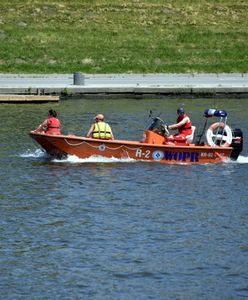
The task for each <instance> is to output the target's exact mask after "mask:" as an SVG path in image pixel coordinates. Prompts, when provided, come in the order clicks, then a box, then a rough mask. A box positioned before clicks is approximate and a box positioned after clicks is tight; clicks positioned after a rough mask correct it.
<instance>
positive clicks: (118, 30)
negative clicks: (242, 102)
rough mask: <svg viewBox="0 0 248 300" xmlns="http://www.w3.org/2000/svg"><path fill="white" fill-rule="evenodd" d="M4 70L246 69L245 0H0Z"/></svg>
mask: <svg viewBox="0 0 248 300" xmlns="http://www.w3.org/2000/svg"><path fill="white" fill-rule="evenodd" d="M0 8H1V15H0V24H1V26H0V72H11V73H14V72H17V73H18V72H24V73H73V72H75V71H82V72H85V73H122V72H134V73H137V72H138V73H153V72H170V73H171V72H172V73H176V72H247V71H248V18H247V15H248V3H247V1H245V0H232V1H231V0H222V1H221V0H219V1H218V0H208V1H207V0H206V1H204V0H195V1H194V0H193V1H189V0H188V1H187V0H171V1H165V0H140V1H139V0H133V1H126V0H122V1H120V0H109V1H107V0H88V1H87V0H81V1H80V0H71V1H65V0H64V1H62V0H60V1H59V0H57V1H48V0H47V1H45V0H33V1H29V0H22V1H21V0H19V1H17V0H13V1H9V0H8V1H7V0H1V5H0Z"/></svg>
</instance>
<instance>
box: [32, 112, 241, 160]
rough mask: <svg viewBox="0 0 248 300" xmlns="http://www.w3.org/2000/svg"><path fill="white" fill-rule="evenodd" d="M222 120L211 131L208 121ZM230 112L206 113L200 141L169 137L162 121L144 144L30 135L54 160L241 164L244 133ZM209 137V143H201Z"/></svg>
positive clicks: (153, 122)
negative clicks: (228, 119) (234, 125)
mask: <svg viewBox="0 0 248 300" xmlns="http://www.w3.org/2000/svg"><path fill="white" fill-rule="evenodd" d="M211 116H219V117H220V122H217V123H213V124H212V125H211V126H210V127H209V128H208V129H207V130H205V128H206V124H207V119H208V118H209V117H211ZM226 116H227V114H226V112H225V111H217V110H213V109H212V110H206V111H205V117H206V122H205V125H204V128H203V130H204V132H202V134H200V135H199V136H197V137H198V141H197V142H195V143H193V141H194V139H196V137H195V136H194V135H195V128H193V133H192V134H191V135H190V136H188V137H186V138H185V139H181V138H176V137H173V136H171V135H170V134H169V132H168V131H167V129H166V128H167V126H166V125H165V122H164V121H163V120H162V119H160V118H159V117H155V118H151V122H150V123H149V124H148V126H147V127H146V128H145V130H144V134H143V138H142V140H141V141H130V140H103V139H93V138H86V137H81V136H77V135H49V134H46V133H37V132H34V131H31V132H30V136H31V137H32V138H33V139H34V140H35V141H36V142H37V143H38V144H39V145H40V146H41V147H42V148H43V149H44V150H45V151H46V152H47V153H48V154H49V155H51V156H53V157H56V158H64V157H66V156H68V155H76V156H77V157H79V158H89V157H91V156H102V157H108V158H118V159H128V158H129V159H134V160H141V161H148V162H160V163H166V164H188V163H190V164H207V163H220V162H223V161H226V160H230V159H231V160H237V158H238V156H239V154H240V153H241V151H242V149H243V133H242V131H241V130H240V129H234V130H232V129H231V128H230V127H229V126H228V125H227V124H226ZM203 133H205V139H206V142H202V141H201V139H202V137H203Z"/></svg>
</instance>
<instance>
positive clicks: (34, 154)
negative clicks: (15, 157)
mask: <svg viewBox="0 0 248 300" xmlns="http://www.w3.org/2000/svg"><path fill="white" fill-rule="evenodd" d="M20 156H21V157H45V156H47V154H46V153H45V152H44V151H42V150H41V149H36V150H30V149H28V150H27V151H26V152H25V153H23V154H21V155H20Z"/></svg>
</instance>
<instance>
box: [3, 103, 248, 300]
mask: <svg viewBox="0 0 248 300" xmlns="http://www.w3.org/2000/svg"><path fill="white" fill-rule="evenodd" d="M182 102H183V103H182ZM179 105H184V106H185V108H186V110H187V111H188V112H189V114H190V116H191V119H192V120H193V122H194V125H196V127H197V130H198V133H199V131H200V129H201V127H202V125H203V123H204V119H203V111H204V110H205V109H206V108H218V109H225V110H227V112H228V113H229V116H228V124H229V125H230V126H231V127H233V128H235V127H238V128H241V129H242V130H243V132H244V137H245V141H244V151H243V153H242V154H241V156H240V158H239V160H238V162H232V163H225V164H220V165H162V164H159V163H144V162H134V161H116V160H114V159H113V160H111V159H108V160H104V159H100V158H98V159H96V158H95V159H88V160H80V159H77V158H76V157H69V158H68V159H67V160H63V161H56V160H50V159H49V158H47V157H46V155H45V154H44V153H43V152H42V151H40V150H39V148H38V147H37V145H35V144H34V142H33V141H32V140H31V139H30V138H29V136H28V133H29V131H30V130H32V129H34V128H35V127H36V126H37V125H38V124H39V123H41V122H42V121H43V120H44V119H45V118H46V116H47V111H48V110H49V109H50V108H53V109H55V110H57V111H58V112H59V118H60V120H61V121H62V123H63V132H64V133H76V134H82V135H85V134H86V132H87V131H88V128H89V127H90V124H91V123H92V119H93V117H94V115H95V113H96V112H101V113H104V114H105V115H106V119H107V121H109V123H110V124H111V126H112V129H113V131H114V134H115V136H116V138H120V139H134V140H135V139H138V140H140V139H141V137H142V130H143V128H144V125H145V123H146V120H147V117H148V114H149V110H150V109H151V110H153V112H154V114H160V117H161V118H163V119H165V120H166V122H167V123H168V124H170V123H172V122H174V119H175V117H176V114H175V111H176V108H177V107H178V106H179ZM247 106H248V105H247V100H237V99H236V100H232V99H229V100H218V99H215V100H212V99H211V100H209V99H197V100H185V101H182V100H177V99H159V100H156V99H146V100H138V99H136V100H135V99H129V100H123V99H122V100H121V99H118V100H114V99H108V100H103V99H102V100H92V99H91V100H90V99H88V100H85V99H69V100H62V101H61V102H60V103H59V104H55V105H54V104H42V105H37V104H34V105H31V104H25V105H7V104H6V105H1V106H0V117H1V124H2V126H1V142H0V145H1V148H0V188H1V189H0V201H1V202H0V212H1V218H0V222H1V230H0V266H1V273H0V290H1V293H0V299H5V300H6V299H11V300H12V299H99V300H100V299H101V300H102V299H123V300H124V299H125V300H127V299H130V300H131V299H142V300H144V299H218V300H219V299H247V298H248V218H247V215H248V189H247V186H246V184H247V177H248V150H247V149H248V144H247V139H246V133H247V126H248V120H247V111H248V110H247Z"/></svg>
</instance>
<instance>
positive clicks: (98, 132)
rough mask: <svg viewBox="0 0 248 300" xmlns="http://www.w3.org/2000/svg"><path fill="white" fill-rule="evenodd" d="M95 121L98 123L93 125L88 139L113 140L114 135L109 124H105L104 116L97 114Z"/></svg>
mask: <svg viewBox="0 0 248 300" xmlns="http://www.w3.org/2000/svg"><path fill="white" fill-rule="evenodd" d="M94 119H95V121H96V122H95V123H94V124H92V125H91V127H90V130H89V132H88V133H87V137H92V138H95V139H104V140H113V139H114V135H113V133H112V130H111V127H110V126H109V124H108V123H106V122H104V115H102V114H97V115H96V116H95V118H94Z"/></svg>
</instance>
